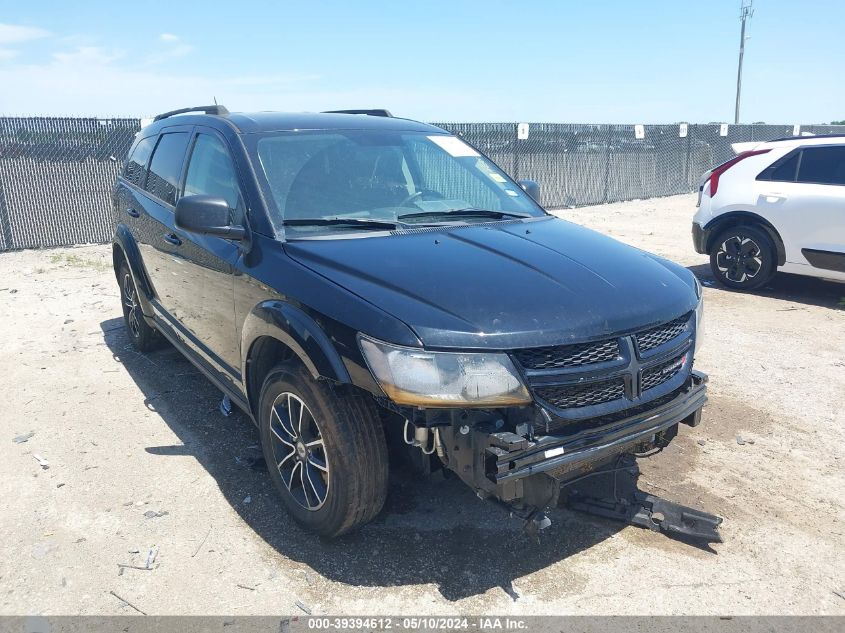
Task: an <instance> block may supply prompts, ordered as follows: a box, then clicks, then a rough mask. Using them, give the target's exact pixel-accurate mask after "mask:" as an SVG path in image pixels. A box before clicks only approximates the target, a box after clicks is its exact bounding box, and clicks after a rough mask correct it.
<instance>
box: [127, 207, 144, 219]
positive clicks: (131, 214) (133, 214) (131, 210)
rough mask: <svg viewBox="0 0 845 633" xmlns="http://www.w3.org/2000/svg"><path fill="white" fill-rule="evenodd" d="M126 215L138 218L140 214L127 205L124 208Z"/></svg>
mask: <svg viewBox="0 0 845 633" xmlns="http://www.w3.org/2000/svg"><path fill="white" fill-rule="evenodd" d="M126 215H128V216H130V217H133V218H140V217H141V214H140V213H138V212H137V211H136V210H135V209H133V208H132V207H129V208H128V209H126Z"/></svg>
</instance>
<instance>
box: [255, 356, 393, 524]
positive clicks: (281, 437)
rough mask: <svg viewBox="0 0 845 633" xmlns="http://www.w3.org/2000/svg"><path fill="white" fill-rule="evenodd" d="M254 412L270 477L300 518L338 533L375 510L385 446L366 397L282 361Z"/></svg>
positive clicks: (383, 490)
mask: <svg viewBox="0 0 845 633" xmlns="http://www.w3.org/2000/svg"><path fill="white" fill-rule="evenodd" d="M258 418H259V427H260V433H261V446H262V449H263V451H264V459H265V461H266V462H267V468H268V470H269V471H270V477H271V479H272V480H273V483H274V485H275V486H276V488H277V489H278V491H279V494H280V495H281V497H282V501H283V503H284V504H285V507H286V508H287V510H288V512H289V513H290V515H291V516H292V517H293V518H294V520H295V521H296V522H297V523H299V524H300V525H301V526H303V527H304V528H306V529H308V530H310V531H312V532H315V533H317V534H319V535H320V536H326V537H335V536H339V535H341V534H344V533H346V532H349V531H351V530H354V529H355V528H357V527H359V526H361V525H363V524H364V523H367V522H368V521H370V520H371V519H373V518H374V517H375V516H376V515H377V514H378V513H379V511H380V510H381V508H382V506H383V505H384V500H385V497H386V495H387V465H388V464H387V445H386V443H385V439H384V430H383V429H382V426H381V421H380V419H379V416H378V412H377V410H376V407H375V404H374V403H373V401H372V400H371V399H370V398H369V397H368V396H365V395H363V394H359V393H356V392H354V391H352V390H351V389H349V388H347V387H339V386H336V385H334V384H332V383H330V382H328V381H322V380H320V381H318V380H314V379H313V378H312V377H311V374H310V373H309V372H308V371H307V370H306V368H305V367H303V366H290V365H281V366H278V367H276V368H275V369H273V370H272V371H271V372H270V374H269V375H268V376H267V378H266V379H265V381H264V386H263V387H262V388H261V398H260V400H259V411H258Z"/></svg>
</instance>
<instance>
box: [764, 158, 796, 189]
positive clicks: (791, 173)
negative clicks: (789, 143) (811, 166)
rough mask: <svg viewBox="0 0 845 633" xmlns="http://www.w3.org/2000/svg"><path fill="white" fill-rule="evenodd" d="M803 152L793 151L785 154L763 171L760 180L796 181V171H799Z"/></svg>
mask: <svg viewBox="0 0 845 633" xmlns="http://www.w3.org/2000/svg"><path fill="white" fill-rule="evenodd" d="M799 156H801V152H793V153H792V154H789V155H788V156H784V157H783V158H781V159H780V160H779V161H777V162H775V163H774V164H773V165H771V166H770V167H767V168H766V169H764V170H763V171H762V173H761V174H760V176H759V177H758V180H777V181H779V182H795V172H797V171H798V157H799Z"/></svg>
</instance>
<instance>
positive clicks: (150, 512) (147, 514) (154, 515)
mask: <svg viewBox="0 0 845 633" xmlns="http://www.w3.org/2000/svg"><path fill="white" fill-rule="evenodd" d="M168 514H170V513H169V512H168V511H167V510H162V511H158V512H157V511H155V510H147V511H146V512H144V516H145V517H146V518H148V519H157V518H158V517H165V516H167V515H168Z"/></svg>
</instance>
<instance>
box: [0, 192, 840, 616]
mask: <svg viewBox="0 0 845 633" xmlns="http://www.w3.org/2000/svg"><path fill="white" fill-rule="evenodd" d="M693 204H694V199H693V197H691V196H677V197H673V198H664V199H657V200H649V201H642V202H631V203H621V204H614V205H607V206H603V207H593V208H584V209H578V210H571V211H563V212H560V215H562V216H563V217H566V218H569V219H572V220H575V221H577V222H581V223H583V224H586V225H589V226H592V227H594V228H596V229H598V230H600V231H603V232H606V233H609V234H610V235H612V236H614V237H617V238H618V239H620V240H623V241H626V242H629V243H631V244H634V245H636V246H639V247H642V248H644V249H647V250H650V251H654V252H656V253H658V254H660V255H664V256H667V257H670V258H672V259H675V260H676V261H679V262H681V263H683V264H684V265H687V266H690V267H691V268H692V270H693V271H694V272H695V273H696V274H698V275H699V277H700V278H701V279H702V280H704V281H705V282H707V280H709V279H710V275H709V269H708V268H707V267H706V265H705V264H706V258H705V257H703V256H700V255H696V254H695V253H694V252H693V251H692V246H691V242H690V238H689V228H690V226H689V224H690V218H691V215H692V211H693ZM843 296H845V285H838V284H834V283H827V282H822V281H816V280H811V279H804V278H798V277H790V276H784V275H781V276H778V277H777V278H776V279H775V280H774V282H773V283H772V284H771V285H770V286H769V287H768V288H766V289H765V290H763V291H761V292H759V293H756V294H752V295H749V294H735V293H731V292H727V291H725V290H723V289H720V288H718V287H716V286H708V287H707V288H706V289H705V297H706V299H705V301H706V328H707V335H706V342H705V347H704V350H703V352H702V353H701V354H700V358H699V360H698V366H699V368H701V369H702V370H704V371H707V372H708V373H709V374H710V376H711V399H710V403H709V405H708V406H707V408H706V410H705V416H704V423H703V424H702V425H701V426H699V427H697V428H695V429H690V428H688V427H683V428H682V429H681V431H680V435H679V438H678V439H677V440H676V442H675V443H673V444H672V446H670V448H669V449H667V450H666V451H664V452H663V453H662V454H660V455H658V456H656V457H654V458H651V459H649V460H645V462H644V463H643V472H644V476H643V480H644V485H645V487H647V488H650V489H652V490H654V491H656V492H657V493H658V494H660V495H663V496H666V497H668V498H670V499H674V500H677V501H681V502H685V503H688V504H690V505H698V506H701V507H703V508H706V509H708V510H710V511H713V512H717V513H719V514H720V515H722V516H724V517H725V523H724V526H723V534H724V538H725V543H723V544H720V545H716V546H715V547H714V548H713V549H714V551H711V552H708V551H704V550H701V549H696V548H693V547H691V546H688V545H684V544H681V543H678V542H674V541H672V540H669V539H667V538H665V537H663V536H660V535H658V534H654V533H650V532H646V531H643V530H639V529H637V528H633V527H622V526H620V525H617V524H615V523H612V522H609V521H603V520H599V519H592V518H589V517H585V516H583V515H579V514H576V513H570V512H567V511H559V512H557V513H555V514H554V515H553V521H554V523H553V525H552V527H551V528H549V529H548V530H547V531H546V532H545V533H544V534H543V536H542V543H541V544H540V545H539V546H538V545H537V544H536V543H533V542H531V541H529V540H528V539H526V538H525V537H524V536H523V535H522V533H521V528H520V524H519V523H518V522H517V521H515V520H508V519H506V518H504V517H503V515H502V514H501V513H500V511H499V510H497V509H496V508H493V507H491V506H488V505H485V503H484V502H482V501H479V500H478V499H476V498H475V497H474V496H473V495H472V494H471V493H470V492H469V491H468V490H467V489H465V488H464V487H463V485H462V484H460V483H457V482H453V481H434V482H413V481H409V480H407V479H405V478H402V477H398V478H396V479H395V480H394V482H393V484H392V487H391V491H390V496H389V500H388V505H387V507H386V509H385V511H384V512H383V513H382V514H381V515H380V516H379V517H378V519H377V520H376V521H375V522H374V523H373V524H371V525H369V526H367V527H366V528H365V529H363V530H362V531H360V532H359V533H357V534H354V535H351V536H348V537H345V538H342V539H340V540H338V541H335V542H330V543H324V542H320V541H319V540H317V539H315V538H312V537H311V536H309V535H307V534H305V533H303V532H302V531H300V530H299V529H298V528H297V527H296V526H295V525H294V524H293V523H292V522H291V521H290V520H289V519H288V518H287V517H286V515H285V514H284V512H282V510H281V508H280V506H279V503H278V501H277V499H276V496H275V493H274V492H273V490H272V489H271V486H270V481H269V478H268V477H267V475H266V473H265V472H261V471H260V470H258V469H256V468H254V467H253V464H254V461H255V459H256V457H257V456H258V449H257V441H258V435H257V432H256V431H255V430H254V428H253V426H252V425H251V423H249V422H248V420H247V419H246V418H245V417H244V416H242V415H240V414H234V415H232V416H231V417H228V418H227V417H223V416H222V415H221V414H220V413H219V412H218V408H217V407H218V403H219V399H220V394H219V392H217V391H216V390H215V389H214V388H213V387H212V386H211V384H209V383H208V382H207V381H206V380H205V379H204V378H203V377H202V376H201V375H199V374H198V372H197V371H196V370H194V369H193V367H192V366H191V365H190V364H189V363H188V362H187V361H185V360H183V359H182V358H181V357H180V356H179V354H178V353H177V352H176V351H175V350H173V349H172V348H166V349H164V350H161V351H159V352H155V353H154V354H152V355H150V356H143V355H140V354H138V353H136V352H134V351H133V350H132V348H131V347H130V345H129V341H128V339H127V337H126V336H125V334H124V331H123V325H122V320H121V313H120V309H119V302H118V298H117V287H116V284H115V281H114V276H113V274H112V272H111V267H110V251H109V247H107V246H96V247H80V248H74V249H61V250H51V251H43V252H33V251H30V252H20V253H11V254H3V255H0V314H2V324H3V332H4V340H3V347H2V349H3V353H2V355H0V375H2V376H3V379H4V380H3V381H4V384H6V385H7V387H8V390H7V392H6V395H5V396H4V397H3V399H2V401H0V419H2V421H3V424H2V429H3V434H2V437H0V534H2V539H0V561H2V562H0V613H3V614H12V613H18V614H26V613H30V614H32V613H44V614H61V613H83V614H118V613H135V611H133V610H132V608H131V607H129V606H127V605H126V604H125V602H124V601H123V600H125V601H128V602H130V603H132V605H134V606H135V607H136V608H137V609H139V610H141V611H144V612H146V613H150V614H202V613H210V614H270V613H300V614H301V608H302V607H305V608H307V609H310V610H312V611H313V613H314V614H338V613H356V614H423V613H444V614H445V613H458V612H461V613H469V614H482V613H513V614H541V613H549V614H552V613H554V614H559V613H579V614H581V613H620V614H621V613H626V614H628V613H637V614H651V613H695V614H710V613H731V614H753V613H777V614H803V613H828V614H833V613H835V614H845V535H843V533H845V511H844V509H845V502H843V491H845V476H844V475H843V469H844V467H845V458H843V454H845V451H843V448H842V447H843V442H845V413H843V411H845V327H843V326H845V309H842V308H841V307H840V306H839V302H840V298H841V297H843ZM30 432H34V435H33V436H32V437H30V438H29V439H28V440H26V441H24V442H20V443H16V442H15V441H14V438H16V437H18V436H21V435H24V434H28V433H30ZM36 456H38V458H41V459H43V460H47V462H49V468H44V467H43V466H42V465H40V464H39V461H38V459H37V458H36ZM151 549H153V550H154V551H156V552H157V554H155V558H154V561H153V562H152V564H151V565H150V566H151V568H152V569H149V570H147V569H137V568H136V567H140V568H144V567H146V564H147V560H148V558H151V556H150V550H151ZM121 564H122V565H131V566H135V567H119V565H121ZM112 592H113V593H112ZM114 594H116V595H114ZM117 596H120V598H118V597H117ZM121 598H122V599H123V600H121ZM297 602H299V604H300V605H301V606H297Z"/></svg>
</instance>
